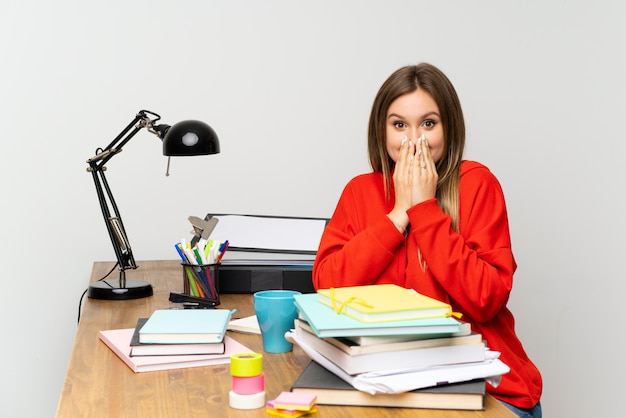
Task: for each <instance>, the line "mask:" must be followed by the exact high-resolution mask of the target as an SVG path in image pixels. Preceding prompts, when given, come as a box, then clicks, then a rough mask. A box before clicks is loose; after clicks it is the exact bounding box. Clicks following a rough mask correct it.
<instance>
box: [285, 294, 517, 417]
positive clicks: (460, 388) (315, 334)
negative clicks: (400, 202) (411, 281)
mask: <svg viewBox="0 0 626 418" xmlns="http://www.w3.org/2000/svg"><path fill="white" fill-rule="evenodd" d="M295 303H296V306H297V307H298V310H299V313H300V317H299V318H298V319H297V320H296V321H295V324H294V330H293V331H291V332H290V333H288V335H287V337H288V338H289V339H291V340H292V341H294V342H295V343H297V344H298V345H299V346H300V347H301V348H302V349H303V350H304V351H305V352H306V353H307V355H309V357H311V359H312V360H313V362H312V363H311V365H309V367H307V368H306V369H305V370H304V371H303V372H302V374H301V375H300V377H299V378H298V379H297V380H296V382H294V385H293V387H292V391H305V392H306V391H312V392H316V393H318V400H317V402H318V404H340V405H358V404H362V405H377V406H398V407H414V408H438V409H466V410H479V409H484V399H485V385H486V383H485V382H486V379H487V378H493V379H494V381H495V380H496V379H497V377H498V376H501V375H502V374H504V373H506V372H507V371H508V367H507V366H506V365H504V364H503V363H501V362H500V361H499V360H497V355H498V353H493V352H489V351H488V350H487V349H486V347H485V343H484V341H483V340H482V336H481V335H480V334H478V333H474V332H472V330H471V327H470V325H469V324H468V323H463V322H461V321H459V320H457V319H456V318H454V317H453V315H452V311H451V308H450V306H449V305H447V304H445V303H442V302H439V301H437V300H434V299H432V298H429V297H427V296H425V295H421V294H418V293H417V292H415V291H413V290H410V289H404V288H402V287H400V286H396V285H391V284H390V285H373V286H353V287H345V288H336V289H323V290H319V291H318V293H312V294H302V295H296V296H295ZM324 369H326V370H325V371H323V370H324ZM381 395H384V396H381Z"/></svg>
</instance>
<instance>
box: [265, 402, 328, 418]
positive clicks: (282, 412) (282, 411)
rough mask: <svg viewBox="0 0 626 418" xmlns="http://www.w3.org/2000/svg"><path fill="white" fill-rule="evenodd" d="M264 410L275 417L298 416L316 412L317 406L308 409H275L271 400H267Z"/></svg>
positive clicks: (296, 417)
mask: <svg viewBox="0 0 626 418" xmlns="http://www.w3.org/2000/svg"><path fill="white" fill-rule="evenodd" d="M265 411H266V412H267V413H268V414H270V415H275V416H277V417H283V418H299V417H303V416H305V415H309V414H314V413H315V412H317V406H315V405H314V406H313V407H312V408H311V409H310V410H309V411H295V410H293V409H277V408H274V406H273V401H268V402H267V407H266V408H265Z"/></svg>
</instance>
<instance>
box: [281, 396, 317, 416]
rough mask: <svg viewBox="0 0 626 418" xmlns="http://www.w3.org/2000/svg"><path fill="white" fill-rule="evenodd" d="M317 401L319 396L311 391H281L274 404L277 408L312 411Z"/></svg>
mask: <svg viewBox="0 0 626 418" xmlns="http://www.w3.org/2000/svg"><path fill="white" fill-rule="evenodd" d="M316 402H317V396H316V395H314V394H311V393H295V392H281V394H280V395H278V397H277V398H276V399H274V401H273V404H274V408H276V409H291V410H295V411H310V410H311V408H313V406H315V403H316Z"/></svg>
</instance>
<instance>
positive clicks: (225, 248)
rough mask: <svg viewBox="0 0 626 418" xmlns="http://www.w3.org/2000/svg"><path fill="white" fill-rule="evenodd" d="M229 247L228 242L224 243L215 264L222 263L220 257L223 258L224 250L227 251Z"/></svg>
mask: <svg viewBox="0 0 626 418" xmlns="http://www.w3.org/2000/svg"><path fill="white" fill-rule="evenodd" d="M229 245H230V243H229V242H228V240H226V241H224V244H223V245H222V248H221V252H220V255H219V256H218V257H217V260H216V261H215V264H218V263H219V262H220V261H222V257H224V253H226V250H227V249H228V246H229Z"/></svg>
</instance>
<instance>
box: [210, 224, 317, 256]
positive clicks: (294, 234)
mask: <svg viewBox="0 0 626 418" xmlns="http://www.w3.org/2000/svg"><path fill="white" fill-rule="evenodd" d="M213 217H215V218H218V219H219V222H218V223H217V225H216V227H215V229H214V230H213V233H212V234H211V239H213V240H220V241H225V240H228V242H229V243H230V247H229V248H230V249H236V248H244V249H255V250H261V251H278V252H304V253H306V252H308V253H311V252H312V253H315V252H317V247H318V246H319V243H320V239H321V237H322V232H324V228H325V227H326V220H325V219H306V218H285V217H271V216H249V215H213Z"/></svg>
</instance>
